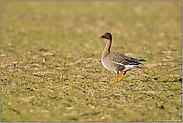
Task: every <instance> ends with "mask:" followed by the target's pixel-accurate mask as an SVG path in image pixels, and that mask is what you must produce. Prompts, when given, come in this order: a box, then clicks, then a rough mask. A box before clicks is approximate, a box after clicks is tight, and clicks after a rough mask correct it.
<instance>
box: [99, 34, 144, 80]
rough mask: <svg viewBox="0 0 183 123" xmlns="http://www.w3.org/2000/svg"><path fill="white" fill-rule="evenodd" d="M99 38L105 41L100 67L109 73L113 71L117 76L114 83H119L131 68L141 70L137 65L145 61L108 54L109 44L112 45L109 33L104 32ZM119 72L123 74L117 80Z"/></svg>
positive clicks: (122, 55)
mask: <svg viewBox="0 0 183 123" xmlns="http://www.w3.org/2000/svg"><path fill="white" fill-rule="evenodd" d="M100 38H105V39H107V44H106V46H105V48H104V51H103V53H102V58H101V62H102V65H103V66H104V67H105V68H106V69H108V70H109V71H114V72H115V73H116V74H117V76H116V81H115V82H118V81H121V80H122V79H123V77H124V76H125V74H126V72H127V71H129V70H131V69H133V68H140V69H143V68H141V67H139V66H138V65H139V64H142V63H140V61H145V60H143V59H136V58H131V57H128V56H125V55H124V54H121V53H117V52H110V48H111V44H112V35H111V34H110V33H108V32H106V33H105V34H104V35H102V36H101V37H100ZM120 71H123V72H124V74H123V75H122V76H121V78H120V79H119V80H118V76H119V72H120Z"/></svg>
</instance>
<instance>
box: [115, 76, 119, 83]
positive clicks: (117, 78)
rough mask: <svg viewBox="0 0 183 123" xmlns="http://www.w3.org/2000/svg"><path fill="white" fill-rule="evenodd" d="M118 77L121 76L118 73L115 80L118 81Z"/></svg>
mask: <svg viewBox="0 0 183 123" xmlns="http://www.w3.org/2000/svg"><path fill="white" fill-rule="evenodd" d="M118 77H119V74H117V75H116V80H115V82H118Z"/></svg>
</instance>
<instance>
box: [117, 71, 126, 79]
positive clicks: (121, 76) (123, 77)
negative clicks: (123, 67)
mask: <svg viewBox="0 0 183 123" xmlns="http://www.w3.org/2000/svg"><path fill="white" fill-rule="evenodd" d="M126 72H127V71H125V72H124V73H123V75H122V76H121V78H120V79H119V80H118V82H119V81H121V80H122V79H123V78H124V76H125V74H126Z"/></svg>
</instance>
